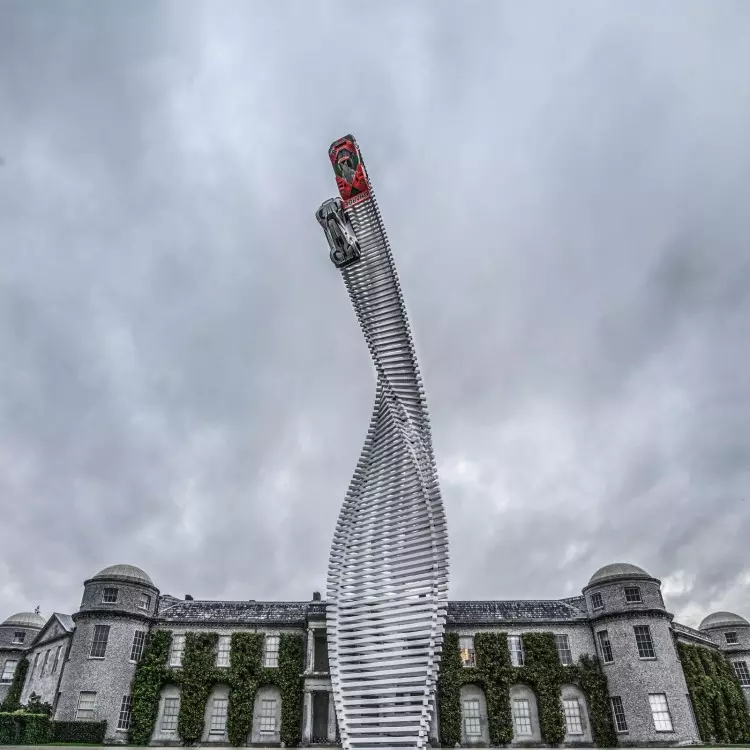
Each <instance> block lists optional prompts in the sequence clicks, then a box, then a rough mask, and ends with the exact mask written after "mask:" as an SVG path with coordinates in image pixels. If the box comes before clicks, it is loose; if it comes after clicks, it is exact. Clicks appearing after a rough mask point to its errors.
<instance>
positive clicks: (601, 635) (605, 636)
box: [596, 628, 615, 664]
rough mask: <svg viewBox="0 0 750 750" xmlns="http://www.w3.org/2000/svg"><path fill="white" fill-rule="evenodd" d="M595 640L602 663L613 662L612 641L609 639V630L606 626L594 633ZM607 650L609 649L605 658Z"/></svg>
mask: <svg viewBox="0 0 750 750" xmlns="http://www.w3.org/2000/svg"><path fill="white" fill-rule="evenodd" d="M596 640H597V642H598V644H599V650H600V651H601V652H602V663H603V664H614V663H615V654H614V652H613V651H612V641H610V640H609V631H608V630H607V629H606V628H605V629H604V630H599V631H598V632H597V634H596ZM605 641H606V644H605ZM607 651H609V659H607Z"/></svg>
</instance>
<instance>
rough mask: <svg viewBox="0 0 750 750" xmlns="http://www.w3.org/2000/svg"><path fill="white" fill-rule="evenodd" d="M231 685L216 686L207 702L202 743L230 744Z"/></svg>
mask: <svg viewBox="0 0 750 750" xmlns="http://www.w3.org/2000/svg"><path fill="white" fill-rule="evenodd" d="M228 708H229V685H214V686H213V689H212V690H211V693H210V695H209V696H208V700H207V701H206V713H205V715H204V724H203V738H202V740H201V741H202V742H228V741H229V738H228V736H227V709H228Z"/></svg>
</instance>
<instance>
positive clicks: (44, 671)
mask: <svg viewBox="0 0 750 750" xmlns="http://www.w3.org/2000/svg"><path fill="white" fill-rule="evenodd" d="M48 661H49V649H47V650H46V651H45V652H44V661H43V662H42V671H41V673H40V674H39V676H40V677H44V675H46V674H47V662H48Z"/></svg>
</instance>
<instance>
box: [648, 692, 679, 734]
mask: <svg viewBox="0 0 750 750" xmlns="http://www.w3.org/2000/svg"><path fill="white" fill-rule="evenodd" d="M648 703H649V706H650V708H651V719H652V721H653V722H654V730H655V731H657V732H674V722H673V721H672V713H671V711H670V710H669V702H668V701H667V694H666V693H649V694H648ZM665 716H666V719H665V718H664V717H665ZM660 722H661V723H662V724H664V726H662V727H659V723H660ZM667 725H668V727H669V728H666V726H667Z"/></svg>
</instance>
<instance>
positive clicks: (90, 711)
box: [76, 690, 96, 721]
mask: <svg viewBox="0 0 750 750" xmlns="http://www.w3.org/2000/svg"><path fill="white" fill-rule="evenodd" d="M84 696H85V698H84ZM89 703H90V704H91V705H90V707H89ZM84 705H85V706H86V708H84ZM84 713H86V715H85V716H84V715H83V714H84ZM95 714H96V692H95V691H93V690H81V692H80V693H78V705H77V706H76V721H93V720H94V716H95Z"/></svg>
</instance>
